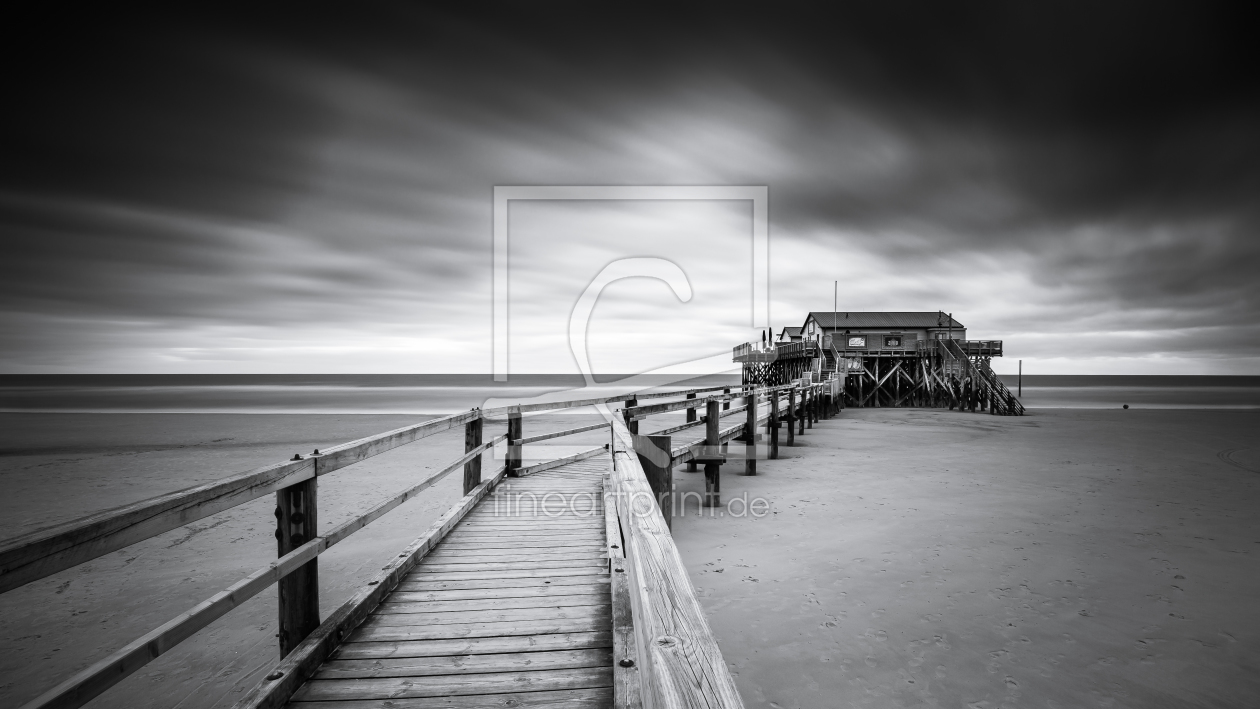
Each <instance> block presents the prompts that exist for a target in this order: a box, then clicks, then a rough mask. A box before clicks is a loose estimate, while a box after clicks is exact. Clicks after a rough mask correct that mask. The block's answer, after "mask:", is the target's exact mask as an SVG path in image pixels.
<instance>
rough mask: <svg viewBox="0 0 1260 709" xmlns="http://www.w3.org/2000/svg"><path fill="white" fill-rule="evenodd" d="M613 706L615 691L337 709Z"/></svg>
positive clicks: (371, 703) (307, 708)
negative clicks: (611, 704)
mask: <svg viewBox="0 0 1260 709" xmlns="http://www.w3.org/2000/svg"><path fill="white" fill-rule="evenodd" d="M611 702H612V688H611V687H590V688H586V689H566V690H560V691H555V692H521V693H519V694H518V693H515V692H514V693H510V694H489V695H472V696H466V697H440V698H425V697H412V698H409V699H391V700H389V703H388V705H385V704H382V703H381V702H380V701H379V700H375V699H365V700H352V701H340V702H338V703H337V704H335V705H333V706H335V707H336V709H382V707H385V706H388V708H389V709H503V707H513V708H514V709H530V708H531V707H565V709H603V708H604V707H607V706H608V705H609V704H610V703H611ZM289 707H290V709H329V705H328V704H327V703H325V702H293V703H292V704H290V705H289Z"/></svg>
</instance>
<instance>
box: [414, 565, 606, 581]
mask: <svg viewBox="0 0 1260 709" xmlns="http://www.w3.org/2000/svg"><path fill="white" fill-rule="evenodd" d="M414 573H415V578H416V579H417V580H420V581H479V580H483V579H494V580H497V581H507V580H510V579H550V578H561V577H565V576H593V575H596V574H602V573H604V570H603V569H601V568H600V567H599V565H593V566H590V567H570V568H563V569H496V570H494V571H426V570H425V569H424V568H423V567H422V568H420V569H417V570H416V571H415V572H414Z"/></svg>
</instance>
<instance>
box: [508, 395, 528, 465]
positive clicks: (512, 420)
mask: <svg viewBox="0 0 1260 709" xmlns="http://www.w3.org/2000/svg"><path fill="white" fill-rule="evenodd" d="M522 431H523V427H522V426H521V412H520V411H519V410H517V411H509V412H508V431H507V436H508V449H507V475H508V477H515V475H516V471H517V470H520V468H521V460H522V459H523V458H524V455H523V452H522V450H521V449H522V448H524V446H522V445H521V444H519V443H517V441H519V440H521V439H522V438H524V437H525V435H524V433H522Z"/></svg>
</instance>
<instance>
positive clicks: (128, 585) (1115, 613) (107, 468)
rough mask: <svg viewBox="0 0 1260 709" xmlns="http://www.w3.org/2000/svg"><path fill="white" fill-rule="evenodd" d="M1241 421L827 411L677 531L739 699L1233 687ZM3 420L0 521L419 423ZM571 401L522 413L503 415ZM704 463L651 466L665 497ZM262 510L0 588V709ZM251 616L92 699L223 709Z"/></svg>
mask: <svg viewBox="0 0 1260 709" xmlns="http://www.w3.org/2000/svg"><path fill="white" fill-rule="evenodd" d="M1258 417H1260V414H1257V413H1255V412H1246V411H1139V410H1130V411H1120V410H1103V411H1100V410H1093V411H1084V410H1068V409H1058V410H1034V411H1033V412H1032V413H1031V415H1029V416H1027V417H1023V418H1001V417H991V416H987V415H983V414H963V413H958V412H950V411H935V410H888V409H864V410H858V409H849V410H846V411H845V412H844V413H843V414H842V415H841V416H840V417H838V418H836V419H832V420H829V421H823V422H820V423H819V424H818V425H817V426H816V427H815V428H813V429H811V430H809V431H808V432H807V433H806V434H805V435H804V436H802V437H800V438H798V439H797V441H798V445H797V446H796V447H793V448H790V449H789V448H784V449H783V451H782V452H783V456H782V458H781V459H780V460H776V461H763V462H761V463H760V468H759V472H760V474H759V475H758V476H757V477H745V476H742V475H740V474H739V472H740V471H741V464H738V463H733V464H731V465H729V466H728V470H727V471H726V473H725V474H724V477H723V494H724V496H725V498H726V499H727V500H728V501H729V500H732V499H734V498H736V497H739V496H742V495H743V494H744V493H747V495H748V496H749V497H750V498H756V497H762V498H764V499H765V500H767V501H768V503H769V512H768V513H767V514H766V516H765V517H763V518H761V519H756V518H753V517H751V516H745V517H740V518H734V517H729V516H724V517H709V516H705V517H699V516H696V510H695V509H694V507H693V509H692V510H691V511H690V515H689V516H687V517H684V518H677V519H676V521H675V527H674V531H675V538H676V540H677V543H678V545H679V548H680V550H681V551H682V554H683V559H684V561H685V562H686V563H687V565H688V567H689V569H690V571H691V573H692V578H693V581H694V583H695V585H696V586H697V588H698V589H699V592H700V595H701V598H702V602H703V603H704V604H705V608H706V611H707V612H708V614H709V618H710V622H711V624H712V626H713V629H714V631H715V633H716V635H717V637H718V640H719V642H720V643H721V646H722V648H723V652H724V653H725V656H726V659H727V661H728V662H729V663H731V666H732V669H733V671H734V672H735V675H736V681H737V683H738V684H739V687H740V690H741V692H742V694H743V696H744V700H745V703H746V705H747V706H749V707H756V706H771V707H780V708H787V707H835V706H865V705H870V706H880V707H886V706H897V707H900V706H907V707H909V706H921V705H923V706H942V707H968V706H974V707H1000V706H1036V707H1092V706H1098V707H1225V706H1244V705H1247V704H1248V703H1249V702H1250V698H1251V697H1252V696H1254V695H1255V694H1256V693H1257V692H1260V680H1257V679H1256V677H1257V676H1260V611H1257V610H1256V609H1255V608H1256V607H1255V604H1254V602H1253V600H1252V599H1254V598H1255V597H1256V595H1257V592H1260V560H1257V558H1256V556H1257V553H1260V546H1258V545H1260V522H1258V521H1257V520H1256V518H1255V516H1254V514H1253V512H1252V511H1253V510H1254V509H1255V507H1256V504H1257V502H1260V473H1258V472H1257V471H1260V432H1258V429H1257V426H1256V423H1257V422H1260V418H1258ZM3 418H4V419H5V420H4V421H3V423H5V424H6V425H5V426H4V427H3V429H2V430H3V431H4V433H3V434H2V436H3V437H2V438H0V450H3V452H4V455H2V456H0V476H2V477H3V479H4V481H5V482H6V485H7V490H8V494H7V495H6V496H5V497H4V498H3V499H0V512H3V514H2V515H0V529H2V530H3V534H4V535H5V536H10V535H13V534H16V533H19V532H21V531H24V530H26V529H31V528H35V527H40V526H45V525H47V524H51V523H55V522H58V521H63V520H66V519H72V518H74V517H77V516H80V515H82V514H85V513H87V512H90V511H93V510H98V509H102V508H106V507H111V506H115V505H118V504H123V503H125V502H129V501H132V500H136V499H143V498H146V497H150V496H152V495H155V494H159V493H161V492H166V491H169V490H175V489H180V488H183V487H187V486H188V485H192V484H196V483H199V482H203V481H205V480H210V479H213V478H216V477H221V476H222V475H224V474H230V473H231V472H236V471H239V470H245V469H248V468H251V467H254V466H256V465H260V464H264V463H267V462H271V461H274V460H279V459H285V458H288V457H289V456H290V455H291V454H292V453H294V452H299V451H301V452H307V451H309V450H310V449H311V448H313V447H316V446H321V445H323V446H326V445H328V444H330V443H335V442H339V441H344V440H347V439H352V438H355V437H359V436H362V435H367V434H370V433H376V432H380V431H384V430H388V429H390V428H393V427H396V426H400V425H403V424H406V423H410V422H414V421H415V420H416V418H417V417H415V416H375V415H357V416H355V415H346V416H324V415H304V416H281V415H243V416H242V415H221V414H187V415H157V414H153V415H147V414H116V415H78V414H37V415H32V414H20V415H19V414H11V415H3ZM670 419H671V417H661V418H660V419H659V420H653V421H652V423H653V425H652V426H651V427H650V428H652V429H655V428H658V427H663V426H667V425H670V424H671V423H672V421H671V420H670ZM590 420H591V419H590V417H589V415H582V414H564V415H558V416H551V417H548V419H545V420H544V419H534V420H527V421H526V431H527V432H541V431H544V430H557V429H560V428H565V427H570V426H576V425H581V424H584V423H589V422H590ZM648 430H649V427H645V428H644V432H648ZM67 431H72V432H73V436H72V437H70V438H68V437H67V435H66V432H67ZM604 435H605V434H603V433H602V432H598V431H597V432H592V433H588V434H582V436H581V437H574V438H573V439H572V440H566V441H565V443H566V444H569V445H576V446H589V445H596V444H598V443H600V442H602V441H603V440H605V439H604ZM462 443H463V441H462V434H458V433H456V434H442V435H439V436H435V437H433V438H431V439H426V440H425V441H422V442H419V443H416V444H413V445H411V446H405V447H403V448H400V449H398V450H396V451H393V452H391V453H388V454H385V455H382V456H379V457H377V458H373V459H371V460H369V461H365V462H364V463H362V464H360V465H358V466H354V467H352V468H348V469H346V470H345V471H340V472H339V473H337V474H334V475H331V476H328V477H327V478H321V479H320V510H321V527H322V528H325V529H327V528H328V527H329V526H331V525H333V524H336V523H338V522H339V521H341V520H344V519H347V518H349V517H350V516H351V515H353V514H355V513H356V512H359V511H362V510H364V509H366V508H368V507H369V506H371V505H372V504H374V503H375V502H376V501H378V500H380V499H383V498H384V497H386V496H387V495H388V494H389V493H390V492H393V491H395V490H398V489H402V488H403V487H405V486H406V485H407V483H408V482H409V481H413V480H416V479H417V478H422V477H424V476H427V475H428V474H430V472H431V471H435V470H437V469H438V468H440V467H441V465H442V464H443V463H444V462H445V461H448V460H451V459H454V458H456V457H458V455H459V453H460V452H461V451H462ZM702 477H703V476H701V475H698V474H697V475H691V474H687V473H685V472H683V471H682V470H679V471H678V472H676V474H675V479H676V480H677V481H678V482H679V485H680V489H681V490H683V491H698V490H700V489H701V487H702ZM457 486H458V476H455V475H453V476H451V477H449V478H448V479H447V480H446V481H444V482H443V483H441V484H439V485H438V486H436V487H435V488H433V489H431V490H429V491H427V492H426V493H425V494H423V495H421V496H420V497H419V498H418V499H417V500H415V501H412V502H409V503H408V504H407V505H404V506H403V507H401V508H399V509H398V510H396V511H394V512H392V513H390V514H389V515H387V516H386V517H385V518H383V519H381V520H380V521H378V522H376V523H374V524H373V525H372V526H370V527H369V528H367V529H366V530H364V531H362V532H360V533H358V534H356V535H354V536H352V537H351V538H350V539H349V540H347V541H346V542H344V543H343V544H342V545H340V546H338V547H335V548H334V549H333V550H331V551H330V552H329V553H327V554H326V555H324V556H322V557H321V560H320V571H321V606H322V607H323V613H324V615H327V614H328V613H329V612H331V611H332V610H333V609H334V608H336V607H337V606H338V605H339V604H340V603H341V602H342V600H344V599H345V598H346V597H347V596H348V595H349V594H350V593H351V592H352V590H353V589H354V588H356V587H357V584H358V583H360V582H361V581H362V579H364V578H366V576H367V574H368V572H369V571H371V570H373V569H374V568H376V567H377V566H378V565H380V564H381V563H383V562H384V561H385V560H386V559H388V558H389V557H390V556H391V555H392V554H393V553H395V551H396V550H397V549H398V548H401V547H402V546H404V545H405V544H406V543H408V542H409V541H411V540H412V539H413V538H414V537H415V536H416V535H418V534H419V533H420V532H422V531H423V530H424V528H425V527H427V525H428V524H429V523H430V521H431V520H432V519H434V518H436V517H437V516H438V515H440V514H441V513H442V512H444V511H445V510H446V509H447V508H449V506H450V505H451V504H452V503H453V502H454V500H455V499H456V497H457V495H458V489H457ZM50 488H51V489H55V490H56V491H57V494H56V495H50V494H48V490H49V489H50ZM271 504H272V502H271V500H270V499H261V500H258V501H255V502H253V503H250V504H247V505H243V506H241V507H239V508H236V509H234V510H232V511H230V512H227V513H223V514H220V515H217V516H214V517H211V518H208V519H205V520H202V521H199V522H196V523H193V524H191V525H189V526H187V527H185V528H182V529H179V530H174V531H172V532H169V533H167V534H164V535H161V536H159V537H156V538H154V539H151V540H148V541H146V542H143V543H141V544H138V545H135V546H133V547H131V548H129V549H125V550H122V551H120V552H116V553H114V554H110V555H107V556H105V557H102V558H100V559H98V560H95V561H93V562H89V563H87V564H84V565H82V566H79V567H76V568H74V569H70V570H68V571H65V572H62V573H60V574H56V575H54V576H52V577H50V578H47V579H43V580H41V581H38V582H35V583H32V584H30V585H28V586H26V587H23V588H21V589H18V590H15V591H12V592H10V593H7V594H4V595H3V596H0V677H2V678H3V680H2V681H0V704H2V705H4V706H13V705H17V704H20V703H21V702H23V701H25V700H27V699H29V698H31V697H33V696H35V695H36V694H38V693H39V691H42V690H43V689H45V688H47V687H49V686H51V685H52V684H54V683H55V682H56V681H59V680H60V679H63V678H65V677H66V676H68V675H69V674H70V673H72V672H73V671H75V670H77V669H80V668H82V667H84V666H86V665H87V664H89V663H91V662H93V661H95V660H97V659H99V658H101V657H103V656H104V655H106V654H108V653H109V652H110V651H112V650H113V649H115V648H117V647H118V646H120V645H121V644H124V643H125V642H126V641H127V640H128V639H130V638H134V637H138V636H139V635H141V634H143V633H144V632H146V631H148V630H150V629H152V628H153V627H156V626H157V625H160V624H161V623H163V622H165V621H166V620H168V619H169V618H171V617H173V616H174V615H176V614H177V613H179V612H182V611H183V610H186V609H187V608H189V607H190V606H192V605H194V604H195V603H197V602H199V601H201V600H202V599H204V598H206V597H208V596H209V595H211V594H213V593H215V592H216V591H218V590H220V589H222V588H223V587H225V586H227V585H229V584H230V583H232V582H234V581H236V580H237V579H239V578H240V577H242V576H244V575H245V574H247V573H249V572H251V571H253V570H254V569H256V568H258V567H260V566H262V565H264V564H266V563H267V562H268V561H270V560H271V559H272V558H274V554H275V548H274V541H273V540H272V539H271V534H272V527H271V517H270V512H271ZM274 616H275V593H274V589H273V590H271V591H269V592H265V593H263V594H261V595H260V596H258V597H256V598H255V599H253V600H252V601H250V602H248V603H246V604H245V605H243V606H242V607H240V608H237V609H236V610H234V611H232V612H231V613H230V614H229V615H227V616H226V617H224V618H222V619H220V620H219V621H218V622H216V623H215V624H213V625H211V626H210V627H209V628H208V629H206V630H204V631H202V632H201V633H199V634H197V635H196V636H194V637H193V638H192V639H190V640H188V641H186V642H185V643H184V644H182V645H181V646H179V647H178V648H176V649H175V650H174V651H172V652H170V653H169V654H167V655H164V656H163V657H161V658H159V659H158V660H157V661H155V662H153V663H151V664H149V665H148V666H146V667H144V668H142V669H141V670H140V671H139V672H137V673H136V674H135V675H133V676H132V677H130V678H128V679H127V680H125V681H124V682H123V683H122V684H120V685H119V686H117V687H115V688H114V689H113V690H111V691H110V692H108V693H107V694H106V695H104V696H102V697H100V698H99V699H97V700H96V701H94V702H93V703H92V704H91V705H90V706H93V707H181V708H183V709H191V708H194V707H197V708H201V707H222V706H230V705H231V704H232V703H233V702H234V701H235V699H236V698H237V697H238V696H240V694H241V693H242V692H244V691H246V690H247V689H249V688H250V687H252V686H253V684H254V683H255V682H256V681H257V679H258V678H259V676H260V675H261V674H262V673H264V672H265V671H267V670H268V669H269V668H270V667H271V666H272V665H273V664H274V662H275V658H276V648H275V638H274V636H273V633H274V632H275V629H274V624H275V617H274Z"/></svg>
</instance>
